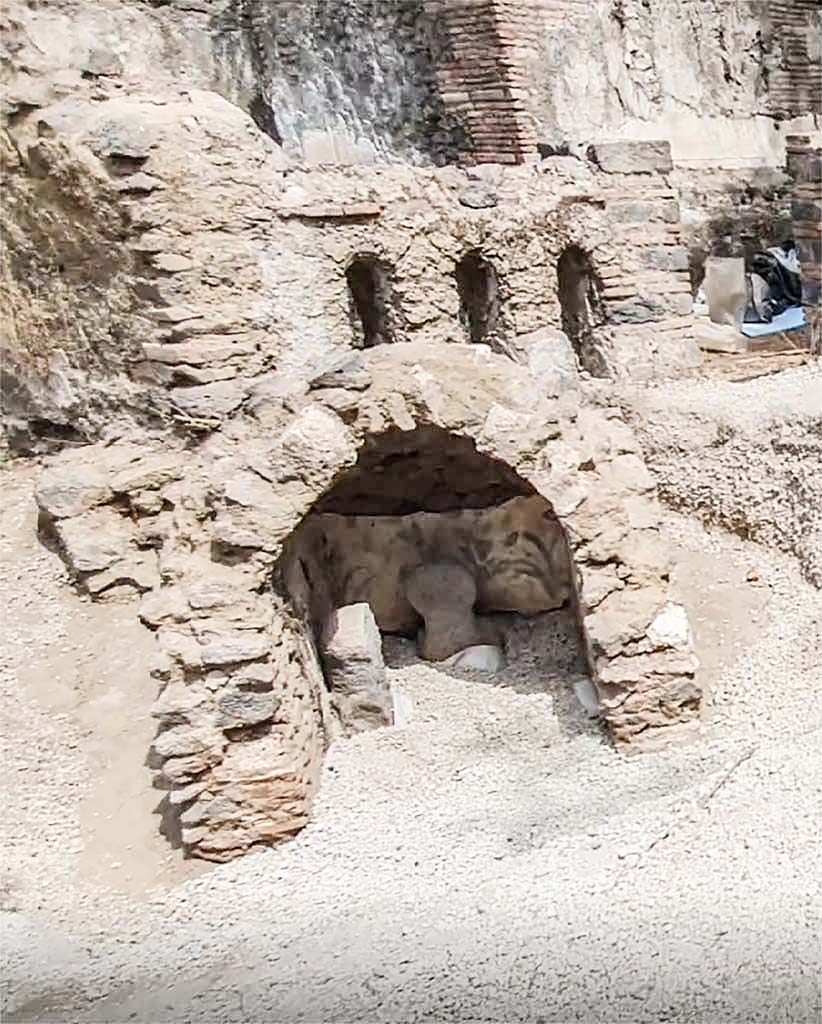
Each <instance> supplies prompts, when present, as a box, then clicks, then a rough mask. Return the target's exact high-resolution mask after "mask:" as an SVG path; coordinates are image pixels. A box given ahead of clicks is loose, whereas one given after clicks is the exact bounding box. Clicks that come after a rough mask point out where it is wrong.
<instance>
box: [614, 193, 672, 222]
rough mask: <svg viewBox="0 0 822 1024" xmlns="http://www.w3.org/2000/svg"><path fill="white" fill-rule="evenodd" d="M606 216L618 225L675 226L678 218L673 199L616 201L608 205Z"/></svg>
mask: <svg viewBox="0 0 822 1024" xmlns="http://www.w3.org/2000/svg"><path fill="white" fill-rule="evenodd" d="M608 214H609V216H610V217H611V219H612V220H614V221H616V222H617V223H618V224H647V223H648V222H650V221H662V222H663V223H666V224H676V222H677V221H678V220H679V216H680V214H679V203H678V202H677V201H676V200H675V199H618V200H615V201H614V202H612V203H609V204H608Z"/></svg>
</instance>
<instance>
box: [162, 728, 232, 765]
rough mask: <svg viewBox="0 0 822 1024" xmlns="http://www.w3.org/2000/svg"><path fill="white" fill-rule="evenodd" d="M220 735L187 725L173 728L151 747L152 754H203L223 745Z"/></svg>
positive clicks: (164, 757) (166, 731) (163, 756)
mask: <svg viewBox="0 0 822 1024" xmlns="http://www.w3.org/2000/svg"><path fill="white" fill-rule="evenodd" d="M221 742H222V737H220V735H219V733H214V732H208V731H206V730H203V729H193V728H191V727H190V726H187V725H178V726H173V727H172V728H171V729H166V730H165V731H164V732H161V733H160V734H159V735H158V736H157V738H156V739H155V740H154V742H153V743H152V745H151V750H152V753H154V754H156V755H157V757H161V758H163V759H167V758H169V757H185V756H188V755H192V754H201V753H203V751H206V750H209V749H211V748H212V747H214V746H219V745H221Z"/></svg>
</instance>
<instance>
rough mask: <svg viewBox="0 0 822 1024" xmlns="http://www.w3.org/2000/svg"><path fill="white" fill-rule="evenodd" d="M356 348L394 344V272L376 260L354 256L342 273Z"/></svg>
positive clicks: (370, 257) (383, 262) (386, 264)
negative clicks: (345, 283) (343, 273)
mask: <svg viewBox="0 0 822 1024" xmlns="http://www.w3.org/2000/svg"><path fill="white" fill-rule="evenodd" d="M345 278H346V281H347V282H348V295H349V308H350V316H351V324H352V327H353V330H354V344H355V346H356V347H357V348H372V347H373V346H374V345H383V344H386V343H388V342H392V341H394V340H395V330H396V324H395V314H394V288H393V278H394V270H393V267H391V265H390V264H388V263H386V262H385V260H381V259H378V258H377V257H376V256H371V255H361V256H355V257H354V259H352V260H351V262H350V263H349V264H348V267H347V269H346V271H345Z"/></svg>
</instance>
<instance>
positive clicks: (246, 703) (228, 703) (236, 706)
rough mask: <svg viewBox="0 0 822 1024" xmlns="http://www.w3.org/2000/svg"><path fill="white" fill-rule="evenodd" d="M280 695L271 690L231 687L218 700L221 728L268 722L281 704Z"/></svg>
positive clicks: (218, 722)
mask: <svg viewBox="0 0 822 1024" xmlns="http://www.w3.org/2000/svg"><path fill="white" fill-rule="evenodd" d="M280 703H281V702H280V699H279V697H275V695H274V694H273V693H272V692H271V691H269V692H267V693H258V692H256V691H254V690H239V689H230V690H228V691H227V692H226V693H224V694H222V695H221V696H220V698H219V699H218V701H217V706H218V707H219V709H220V715H219V718H218V720H217V724H218V725H219V726H220V728H221V729H229V728H234V727H236V726H241V725H257V724H258V723H260V722H267V721H269V720H270V719H271V718H273V717H274V715H275V714H276V712H277V709H278V708H279V706H280Z"/></svg>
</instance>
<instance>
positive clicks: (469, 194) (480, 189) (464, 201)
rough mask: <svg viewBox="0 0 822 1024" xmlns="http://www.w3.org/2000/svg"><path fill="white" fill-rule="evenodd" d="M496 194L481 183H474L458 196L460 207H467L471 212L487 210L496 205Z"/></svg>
mask: <svg viewBox="0 0 822 1024" xmlns="http://www.w3.org/2000/svg"><path fill="white" fill-rule="evenodd" d="M498 202H499V200H498V199H497V194H496V192H495V191H494V190H493V189H492V188H490V187H489V186H488V185H486V184H484V183H482V182H475V183H472V184H471V185H469V186H468V188H464V189H463V190H462V192H460V194H459V203H460V206H467V207H469V208H470V209H472V210H487V209H490V208H491V207H494V206H496V205H497V203H498Z"/></svg>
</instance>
